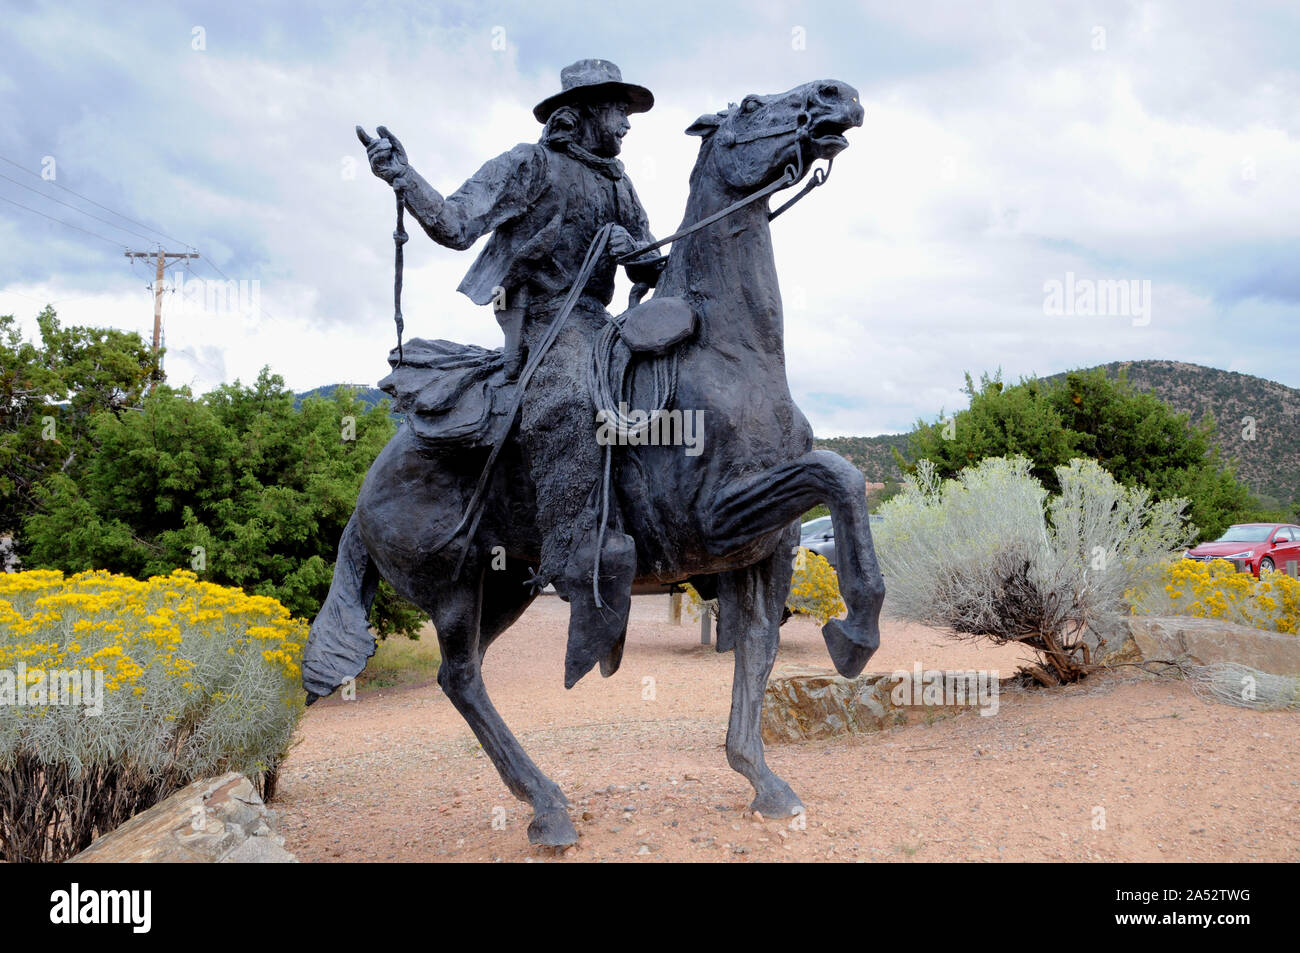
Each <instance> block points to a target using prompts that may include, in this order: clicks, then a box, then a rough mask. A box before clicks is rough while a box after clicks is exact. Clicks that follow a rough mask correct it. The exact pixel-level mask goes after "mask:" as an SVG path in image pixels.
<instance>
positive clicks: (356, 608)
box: [302, 512, 379, 705]
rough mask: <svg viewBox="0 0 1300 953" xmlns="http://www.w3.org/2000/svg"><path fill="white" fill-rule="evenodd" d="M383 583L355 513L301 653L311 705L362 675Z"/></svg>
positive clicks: (369, 653) (370, 651)
mask: <svg viewBox="0 0 1300 953" xmlns="http://www.w3.org/2000/svg"><path fill="white" fill-rule="evenodd" d="M378 586H379V570H378V569H377V568H376V567H375V563H374V560H372V559H371V558H370V553H369V552H367V551H366V546H365V543H363V542H362V541H361V531H360V530H359V529H358V528H357V514H356V513H355V512H353V514H352V517H351V518H350V519H349V520H348V525H347V526H346V527H344V529H343V538H342V539H340V540H339V554H338V560H337V561H336V562H335V563H334V579H333V581H331V582H330V591H329V595H328V596H326V597H325V604H324V605H322V606H321V607H320V612H318V613H317V614H316V619H315V620H314V621H313V622H312V624H311V635H310V636H308V638H307V646H306V648H304V649H303V652H302V687H303V688H304V689H305V690H306V692H307V704H308V705H310V704H311V703H312V702H314V701H316V699H318V698H321V697H323V696H325V695H328V694H330V693H331V692H333V691H334V689H336V688H338V687H339V686H340V685H342V684H343V683H344V682H346V681H348V680H349V679H353V678H356V677H357V676H358V675H360V674H361V670H362V669H364V668H365V667H366V662H367V661H368V660H369V658H370V656H372V655H374V654H375V637H374V636H373V635H371V634H370V620H369V617H370V605H371V603H373V602H374V601H375V590H376V589H377V588H378Z"/></svg>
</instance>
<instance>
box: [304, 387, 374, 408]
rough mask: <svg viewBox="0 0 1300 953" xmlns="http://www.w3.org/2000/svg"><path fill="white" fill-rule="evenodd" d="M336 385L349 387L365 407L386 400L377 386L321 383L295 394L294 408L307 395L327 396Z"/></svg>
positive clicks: (332, 391)
mask: <svg viewBox="0 0 1300 953" xmlns="http://www.w3.org/2000/svg"><path fill="white" fill-rule="evenodd" d="M337 387H348V388H351V389H352V390H353V391H354V392H355V393H356V395H357V397H358V398H359V399H360V400H361V403H363V404H365V405H366V406H367V407H373V406H375V405H376V404H377V403H379V402H380V401H381V400H388V395H387V394H385V393H384V392H383V391H382V390H380V389H379V388H378V387H366V386H365V385H364V384H322V385H321V386H320V387H313V388H312V389H311V390H305V391H303V392H302V393H301V394H295V395H294V397H293V406H294V408H295V409H296V408H297V407H298V406H299V405H301V404H302V402H303V401H304V400H305V399H306V398H308V397H329V396H330V395H331V394H333V393H334V389H335V388H337Z"/></svg>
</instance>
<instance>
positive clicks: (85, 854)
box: [68, 772, 297, 864]
mask: <svg viewBox="0 0 1300 953" xmlns="http://www.w3.org/2000/svg"><path fill="white" fill-rule="evenodd" d="M276 820H277V819H276V814H275V812H274V811H271V810H268V809H267V807H266V805H265V804H263V803H262V799H261V798H260V797H258V796H257V791H256V790H255V789H254V787H253V783H252V782H251V781H249V780H248V778H246V777H244V776H243V775H242V774H237V773H234V772H231V773H230V774H223V775H222V776H221V777H219V778H207V779H205V780H202V781H195V782H194V783H193V784H191V785H188V786H187V787H184V788H181V789H180V790H179V791H177V792H176V793H175V794H173V795H172V796H171V797H169V798H167V799H166V800H165V801H161V802H159V803H158V804H155V805H154V806H153V807H151V808H149V810H147V811H144V812H142V813H140V814H137V815H136V816H135V817H133V818H131V819H130V820H129V821H127V822H126V823H125V824H123V825H122V826H121V827H119V828H118V829H117V830H115V831H111V832H109V833H108V834H105V835H104V836H103V837H101V838H99V839H98V840H96V841H95V842H94V843H93V844H91V845H90V846H89V847H87V848H86V849H85V850H83V851H82V852H81V853H80V854H78V855H77V856H76V857H73V858H72V859H71V860H70V861H68V863H71V864H76V863H168V864H171V863H181V864H196V863H197V864H239V863H271V864H274V863H296V862H297V861H296V860H295V858H294V856H293V854H291V853H289V852H288V851H287V850H285V848H284V838H283V837H280V836H278V835H277V834H276V833H275V824H276Z"/></svg>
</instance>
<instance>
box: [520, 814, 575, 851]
mask: <svg viewBox="0 0 1300 953" xmlns="http://www.w3.org/2000/svg"><path fill="white" fill-rule="evenodd" d="M528 842H529V843H530V844H536V845H537V846H538V847H568V846H569V845H570V844H576V843H577V842H578V831H577V828H575V827H574V826H573V821H571V820H570V819H569V812H568V810H566V809H565V808H562V807H557V808H554V809H553V810H550V811H546V812H544V813H542V814H534V815H533V819H532V821H531V822H530V823H529V825H528Z"/></svg>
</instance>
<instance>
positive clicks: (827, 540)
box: [799, 516, 835, 567]
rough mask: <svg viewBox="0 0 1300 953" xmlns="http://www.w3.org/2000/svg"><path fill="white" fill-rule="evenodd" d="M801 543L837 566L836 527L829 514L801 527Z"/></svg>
mask: <svg viewBox="0 0 1300 953" xmlns="http://www.w3.org/2000/svg"><path fill="white" fill-rule="evenodd" d="M799 545H800V546H803V547H806V548H807V549H811V550H812V551H813V552H814V553H816V554H817V555H818V556H825V557H826V561H827V562H829V563H830V564H831V566H832V567H834V566H835V528H834V527H833V526H831V518H830V517H829V516H819V517H817V518H816V519H811V520H809V521H808V522H806V523H804V524H803V526H801V527H800V528H799Z"/></svg>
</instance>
